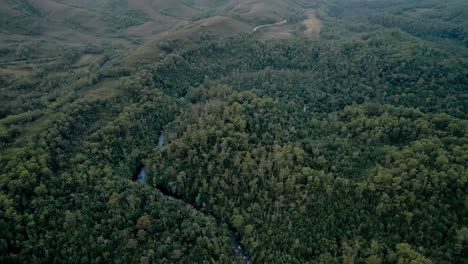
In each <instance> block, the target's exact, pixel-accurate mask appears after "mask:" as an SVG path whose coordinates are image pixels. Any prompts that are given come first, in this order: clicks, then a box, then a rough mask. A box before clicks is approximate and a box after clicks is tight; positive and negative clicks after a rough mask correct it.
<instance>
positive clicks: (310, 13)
mask: <svg viewBox="0 0 468 264" xmlns="http://www.w3.org/2000/svg"><path fill="white" fill-rule="evenodd" d="M315 12H316V11H315V9H307V10H306V15H307V19H306V20H304V22H303V24H304V26H305V27H306V30H305V32H304V34H305V35H306V36H308V37H311V38H318V37H319V35H320V30H321V28H322V22H321V21H320V20H319V19H318V18H317V16H316V13H315Z"/></svg>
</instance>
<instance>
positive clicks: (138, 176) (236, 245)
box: [133, 129, 252, 264]
mask: <svg viewBox="0 0 468 264" xmlns="http://www.w3.org/2000/svg"><path fill="white" fill-rule="evenodd" d="M164 134H165V131H164V129H163V130H161V131H160V132H159V133H158V147H160V148H162V147H163V145H164ZM133 180H134V181H137V182H141V183H146V171H145V165H144V164H143V163H140V165H138V167H137V171H136V173H135V175H134V176H133ZM156 189H158V190H159V191H160V192H161V193H162V194H163V195H164V196H166V197H168V198H171V199H175V200H178V201H181V202H183V203H185V204H187V205H189V206H190V207H192V208H194V209H195V210H197V211H198V212H200V213H201V214H203V215H204V216H206V217H209V218H211V219H213V220H214V221H215V222H216V223H218V225H222V224H223V223H225V222H223V221H222V220H220V219H218V218H216V217H214V216H213V215H212V214H210V213H206V212H204V211H203V210H201V209H200V208H199V207H197V206H196V205H195V204H192V203H191V202H190V201H187V200H185V199H184V198H183V197H182V196H180V195H177V194H175V193H173V192H171V191H169V190H168V189H166V188H164V187H162V186H156ZM227 226H228V231H229V235H230V237H231V243H232V249H233V250H234V252H235V253H236V255H237V256H238V257H239V258H240V259H242V261H243V262H244V263H245V264H252V262H251V261H250V258H249V254H247V251H246V250H245V249H244V246H243V245H242V244H241V243H240V241H239V239H238V238H237V236H236V234H235V232H234V229H233V228H232V227H231V226H230V225H229V224H227Z"/></svg>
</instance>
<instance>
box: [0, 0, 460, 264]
mask: <svg viewBox="0 0 468 264" xmlns="http://www.w3.org/2000/svg"><path fill="white" fill-rule="evenodd" d="M26 2H27V1H26ZM26 2H24V3H26ZM446 2H447V3H445V2H444V3H439V1H400V0H394V1H383V0H382V1H381V0H378V1H362V0H353V1H345V2H343V1H310V3H308V4H307V6H309V5H312V6H313V7H314V8H317V9H318V11H317V14H318V15H319V17H320V19H321V20H322V21H323V26H324V27H323V28H322V33H321V38H320V39H318V40H310V39H306V38H305V37H302V36H295V37H292V38H290V39H287V40H281V41H278V40H273V41H267V42H262V41H259V40H256V39H255V37H252V36H250V35H242V34H241V35H235V36H230V37H219V36H212V35H208V34H201V35H197V36H193V37H191V38H189V39H184V40H170V41H169V40H168V41H163V42H161V43H160V44H159V46H158V47H157V48H158V50H160V51H161V54H160V57H161V59H160V60H159V61H155V62H154V63H153V64H150V65H142V66H141V68H138V69H133V68H132V67H130V66H128V65H124V64H122V63H121V62H120V58H119V57H118V56H115V57H114V56H112V53H110V52H106V53H104V54H101V53H103V52H104V50H105V48H104V47H94V46H93V45H91V44H90V45H88V46H87V47H86V48H85V49H84V51H85V52H86V53H87V54H93V55H99V54H101V55H102V56H101V57H99V58H98V59H97V60H96V61H95V62H93V64H92V65H91V66H90V69H91V70H90V71H85V72H84V73H77V72H76V71H74V68H79V67H80V66H77V64H76V61H77V60H78V59H79V57H80V55H82V54H81V52H82V51H80V50H71V49H67V50H63V51H62V52H61V53H60V59H58V60H57V61H56V63H55V64H53V63H51V64H47V65H43V66H38V68H39V69H35V70H36V71H37V72H35V73H34V74H33V75H31V76H29V77H25V78H22V79H21V80H15V81H12V80H11V79H9V78H8V77H5V78H4V77H2V79H0V118H1V120H0V262H1V263H54V262H55V263H76V262H82V263H91V262H92V263H103V262H105V263H107V262H112V263H114V262H115V263H240V262H241V260H240V259H239V258H237V257H236V254H235V252H234V250H233V249H232V246H231V238H230V234H229V229H232V230H234V231H235V233H236V235H237V236H238V237H239V238H240V239H239V240H240V241H241V242H242V244H243V245H244V247H245V248H246V250H247V251H248V253H249V255H250V257H251V258H252V261H253V262H254V263H465V262H467V261H468V259H467V243H468V231H467V230H468V229H467V223H468V219H467V217H468V208H467V206H468V203H467V198H466V197H467V192H468V191H467V183H468V178H467V177H468V174H467V166H466V164H468V122H467V113H468V109H467V106H468V105H467V104H466V99H467V97H466V92H467V90H468V59H467V58H468V56H467V50H466V23H465V24H464V23H463V19H462V17H463V14H464V13H466V8H465V5H464V4H463V2H462V1H458V0H451V1H446ZM86 3H88V2H86ZM184 3H185V4H186V5H190V4H191V1H184ZM88 4H89V6H90V8H91V9H92V8H95V9H96V10H102V8H103V7H106V8H109V12H111V13H114V14H121V17H119V19H118V20H117V21H118V23H116V25H115V26H116V29H120V28H123V27H128V26H131V25H135V24H139V23H142V22H144V18H143V17H141V16H140V14H135V13H132V12H131V11H128V10H127V11H128V12H127V13H126V12H124V11H125V10H126V9H125V5H126V1H89V3H88ZM212 4H213V5H216V3H215V1H213V3H212ZM445 7H447V8H445ZM428 10H429V11H428ZM119 12H120V13H119ZM434 21H438V22H440V23H433V22H434ZM12 23H13V22H12ZM38 45H39V46H40V45H41V44H40V43H39V44H38ZM18 51H21V52H22V54H24V56H25V57H26V59H27V56H28V54H29V53H28V52H27V51H28V46H27V45H26V46H24V47H18ZM5 54H7V53H5ZM108 62H109V63H108ZM163 129H164V131H165V138H164V146H162V147H158V146H157V142H158V135H159V132H160V131H161V130H163ZM142 163H144V164H145V165H146V167H145V168H146V172H147V183H148V184H140V183H135V182H132V176H133V175H134V174H135V170H136V168H137V167H139V165H141V164H142ZM158 188H160V189H161V190H163V191H164V193H165V194H163V193H162V192H160V191H159V190H158ZM168 193H172V197H171V196H170V195H167V194H168ZM208 213H209V214H208ZM210 214H211V215H213V216H214V218H213V217H210Z"/></svg>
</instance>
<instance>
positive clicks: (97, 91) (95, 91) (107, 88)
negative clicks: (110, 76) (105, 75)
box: [83, 79, 119, 101]
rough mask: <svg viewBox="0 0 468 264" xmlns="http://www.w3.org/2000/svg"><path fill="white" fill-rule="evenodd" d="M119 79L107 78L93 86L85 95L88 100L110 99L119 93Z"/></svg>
mask: <svg viewBox="0 0 468 264" xmlns="http://www.w3.org/2000/svg"><path fill="white" fill-rule="evenodd" d="M116 87H117V80H115V79H114V80H105V81H102V82H101V83H98V84H96V85H95V86H93V87H91V88H90V89H89V90H88V91H86V93H85V94H84V96H83V99H84V100H86V101H95V100H99V99H109V98H112V97H115V96H117V95H118V94H119V91H118V89H117V88H116Z"/></svg>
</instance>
